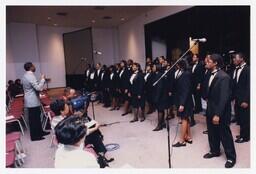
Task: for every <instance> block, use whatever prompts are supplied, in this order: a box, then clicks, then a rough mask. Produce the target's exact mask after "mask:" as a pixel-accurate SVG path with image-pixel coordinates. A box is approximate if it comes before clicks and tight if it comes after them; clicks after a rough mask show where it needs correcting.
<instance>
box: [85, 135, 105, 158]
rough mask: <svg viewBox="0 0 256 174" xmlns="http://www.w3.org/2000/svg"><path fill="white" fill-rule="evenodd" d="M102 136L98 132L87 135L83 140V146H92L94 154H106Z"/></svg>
mask: <svg viewBox="0 0 256 174" xmlns="http://www.w3.org/2000/svg"><path fill="white" fill-rule="evenodd" d="M102 141H103V135H102V134H101V132H100V131H99V130H97V131H95V132H93V133H91V134H90V135H87V136H86V138H85V145H87V144H92V145H93V147H94V150H95V152H96V153H103V154H105V153H106V152H107V149H106V148H105V145H104V144H103V142H102Z"/></svg>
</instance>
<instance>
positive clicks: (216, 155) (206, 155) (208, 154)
mask: <svg viewBox="0 0 256 174" xmlns="http://www.w3.org/2000/svg"><path fill="white" fill-rule="evenodd" d="M218 156H220V154H218V153H216V154H215V153H211V152H209V153H207V154H205V155H204V158H205V159H209V158H213V157H218Z"/></svg>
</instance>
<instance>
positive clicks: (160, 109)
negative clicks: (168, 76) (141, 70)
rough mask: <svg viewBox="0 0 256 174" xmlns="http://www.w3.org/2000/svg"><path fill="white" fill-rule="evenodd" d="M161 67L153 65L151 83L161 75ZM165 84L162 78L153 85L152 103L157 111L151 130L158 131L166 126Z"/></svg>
mask: <svg viewBox="0 0 256 174" xmlns="http://www.w3.org/2000/svg"><path fill="white" fill-rule="evenodd" d="M161 69H162V67H161V65H160V64H157V65H153V73H154V75H153V76H154V77H153V83H155V82H156V81H157V80H158V79H159V78H160V77H161V76H162V74H163V73H162V72H161ZM165 84H166V81H165V78H162V79H161V80H160V81H158V83H157V84H156V85H155V86H153V94H154V95H153V96H152V97H153V103H154V106H155V108H156V109H157V113H158V124H157V126H156V128H155V129H153V131H160V130H162V129H163V128H164V127H166V124H165V119H164V110H165V109H167V107H168V95H167V94H166V91H167V90H166V88H167V86H166V85H165Z"/></svg>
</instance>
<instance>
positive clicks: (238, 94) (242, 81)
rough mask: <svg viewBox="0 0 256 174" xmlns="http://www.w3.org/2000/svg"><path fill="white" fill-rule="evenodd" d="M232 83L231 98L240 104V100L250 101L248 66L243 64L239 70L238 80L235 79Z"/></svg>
mask: <svg viewBox="0 0 256 174" xmlns="http://www.w3.org/2000/svg"><path fill="white" fill-rule="evenodd" d="M232 83H233V99H235V100H236V102H238V104H241V103H242V102H246V103H250V68H249V66H248V65H245V66H244V68H243V69H242V71H241V74H240V76H239V80H238V82H236V80H235V79H233V80H232Z"/></svg>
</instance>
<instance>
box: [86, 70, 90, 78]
mask: <svg viewBox="0 0 256 174" xmlns="http://www.w3.org/2000/svg"><path fill="white" fill-rule="evenodd" d="M89 74H90V70H89V69H88V70H87V71H86V77H89Z"/></svg>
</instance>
